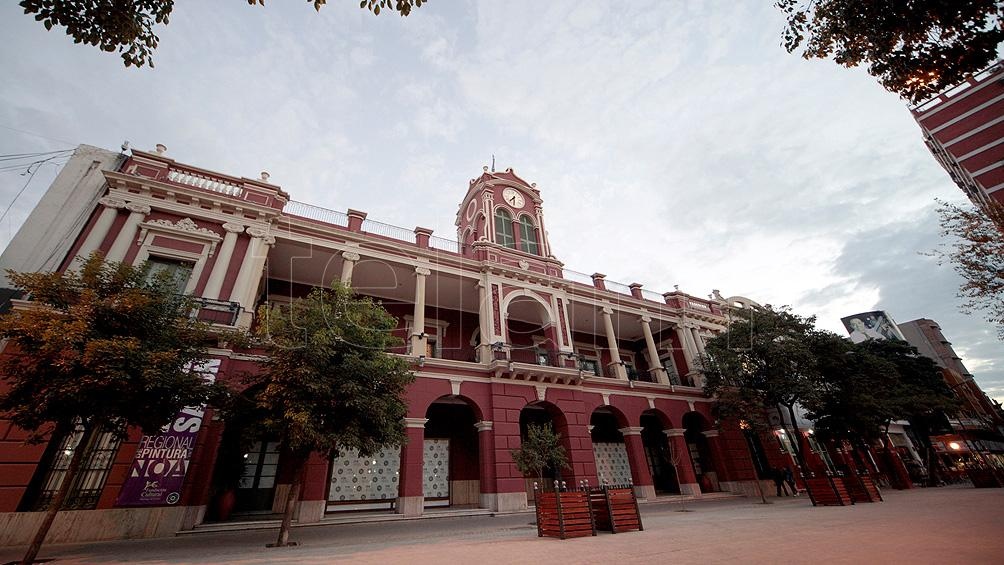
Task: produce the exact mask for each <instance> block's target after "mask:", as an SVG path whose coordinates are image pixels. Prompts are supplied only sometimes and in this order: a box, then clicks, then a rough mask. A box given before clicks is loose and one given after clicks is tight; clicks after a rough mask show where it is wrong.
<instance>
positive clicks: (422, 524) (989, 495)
mask: <svg viewBox="0 0 1004 565" xmlns="http://www.w3.org/2000/svg"><path fill="white" fill-rule="evenodd" d="M883 495H884V496H885V498H886V502H883V503H878V504H858V505H854V506H847V507H819V508H813V507H812V506H811V505H810V503H809V501H808V500H807V499H806V498H804V497H799V498H785V499H773V500H774V501H775V503H774V504H769V505H762V504H758V503H757V501H756V500H752V499H724V500H717V501H711V502H694V503H688V504H687V509H688V510H691V511H689V512H680V511H679V510H681V509H682V508H681V507H680V505H677V504H659V503H650V504H646V505H643V506H642V516H643V520H644V524H645V531H644V532H629V533H623V534H617V535H613V534H600V535H598V536H597V537H589V538H580V539H573V540H564V541H562V540H557V539H550V538H544V539H541V538H538V537H537V532H536V527H535V526H534V523H533V516H532V515H531V514H509V515H500V516H495V517H490V516H473V517H457V518H441V519H435V520H413V521H400V522H386V523H373V524H366V523H363V524H345V525H326V526H319V527H311V528H299V529H296V530H294V531H293V532H292V535H291V539H292V540H295V541H298V542H299V543H300V545H299V546H297V547H292V548H280V549H266V548H265V544H266V543H269V542H271V541H274V539H273V538H274V537H275V533H276V530H275V529H270V530H257V531H240V532H218V533H205V534H202V535H186V536H179V537H175V538H169V539H157V540H135V541H120V542H101V543H92V544H84V545H51V546H46V547H45V548H43V550H42V554H41V555H40V557H42V558H55V559H57V561H56V563H57V565H60V564H63V563H66V564H83V563H88V564H97V563H148V564H154V563H156V564H178V563H234V564H265V563H305V564H321V563H332V562H335V563H349V562H351V563H380V564H385V563H399V562H407V563H408V564H409V565H417V564H421V563H456V564H461V563H470V562H472V561H477V562H478V563H479V564H490V563H611V562H616V563H617V564H618V565H621V564H624V563H666V562H672V563H819V562H825V563H855V564H858V563H875V562H883V563H888V564H892V563H963V564H965V563H997V562H1000V558H1001V555H1004V536H1002V535H1001V534H1002V532H1004V489H972V488H941V489H915V490H911V491H887V492H884V493H883ZM21 551H22V548H5V549H2V550H0V563H4V562H6V561H10V560H15V559H17V558H18V557H20V555H21Z"/></svg>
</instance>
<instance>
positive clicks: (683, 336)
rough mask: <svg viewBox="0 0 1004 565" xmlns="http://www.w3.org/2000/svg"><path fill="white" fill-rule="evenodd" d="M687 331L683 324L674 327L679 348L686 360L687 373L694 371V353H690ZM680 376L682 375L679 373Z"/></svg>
mask: <svg viewBox="0 0 1004 565" xmlns="http://www.w3.org/2000/svg"><path fill="white" fill-rule="evenodd" d="M689 333H690V332H689V330H688V328H685V327H683V326H677V327H676V337H677V339H678V340H679V341H680V348H682V349H683V359H684V361H686V362H687V373H686V374H687V375H689V374H690V373H692V372H694V354H693V353H691V350H690V340H689V339H687V335H689ZM680 376H681V377H682V376H684V375H683V374H681V375H680Z"/></svg>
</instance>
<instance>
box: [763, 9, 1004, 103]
mask: <svg viewBox="0 0 1004 565" xmlns="http://www.w3.org/2000/svg"><path fill="white" fill-rule="evenodd" d="M775 5H776V6H777V7H778V8H780V9H781V11H782V12H784V14H785V17H786V19H787V26H786V27H785V30H784V32H783V35H782V45H783V46H784V48H785V49H787V50H788V52H789V53H792V52H796V51H800V52H801V55H802V57H804V58H806V59H813V58H816V59H827V58H830V57H832V58H833V60H834V62H836V63H839V64H841V65H843V66H845V67H856V66H858V65H861V64H867V65H868V72H869V74H871V75H872V76H874V77H876V78H878V80H879V82H880V83H881V84H882V86H884V87H885V88H886V89H887V90H889V91H891V92H895V93H897V94H899V95H900V96H902V97H903V98H906V99H908V100H910V101H911V102H914V103H916V102H920V101H922V100H924V99H926V98H929V97H931V96H933V95H935V94H937V93H939V92H941V91H942V90H944V89H946V88H948V87H950V86H954V85H955V84H958V83H960V82H962V81H964V80H965V79H966V77H967V76H968V75H972V74H975V73H976V72H978V71H980V70H982V69H984V68H986V67H988V66H990V64H992V63H993V62H994V61H995V60H996V59H997V49H998V46H999V45H1000V44H1001V42H1002V41H1004V29H1002V27H1001V24H1002V21H1004V3H1001V2H1000V1H999V0H910V1H904V0H877V1H876V0H778V1H777V2H776V3H775Z"/></svg>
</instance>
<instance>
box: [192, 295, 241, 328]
mask: <svg viewBox="0 0 1004 565" xmlns="http://www.w3.org/2000/svg"><path fill="white" fill-rule="evenodd" d="M189 298H190V299H191V300H192V301H193V302H194V303H195V308H193V309H192V312H191V314H190V316H191V317H194V318H195V319H197V320H199V321H200V322H206V323H209V324H219V325H221V326H232V325H234V324H236V323H237V316H238V315H240V313H241V305H240V304H239V303H237V302H230V301H229V300H213V299H211V298H199V297H189Z"/></svg>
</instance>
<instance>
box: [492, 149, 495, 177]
mask: <svg viewBox="0 0 1004 565" xmlns="http://www.w3.org/2000/svg"><path fill="white" fill-rule="evenodd" d="M492 172H493V173H494V172H495V154H494V153H492Z"/></svg>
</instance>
